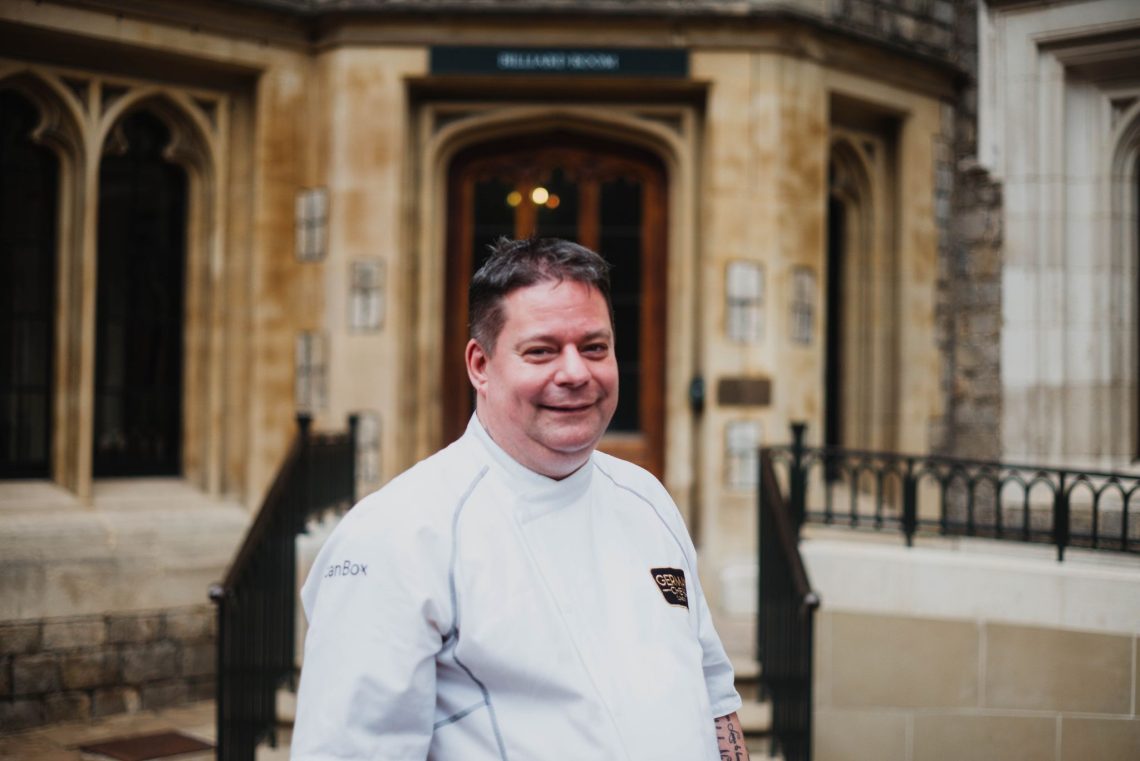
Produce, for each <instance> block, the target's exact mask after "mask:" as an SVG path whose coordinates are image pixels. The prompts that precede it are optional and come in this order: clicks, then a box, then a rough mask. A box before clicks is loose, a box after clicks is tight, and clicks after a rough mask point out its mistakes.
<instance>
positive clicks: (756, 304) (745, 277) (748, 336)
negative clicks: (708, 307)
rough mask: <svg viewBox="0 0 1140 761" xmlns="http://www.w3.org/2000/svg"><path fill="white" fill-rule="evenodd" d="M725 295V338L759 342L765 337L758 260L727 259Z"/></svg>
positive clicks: (762, 277)
mask: <svg viewBox="0 0 1140 761" xmlns="http://www.w3.org/2000/svg"><path fill="white" fill-rule="evenodd" d="M724 295H725V310H724V311H725V326H724V327H725V332H726V333H727V334H728V337H729V338H730V339H732V340H733V341H739V342H741V343H758V342H759V341H760V340H761V339H762V338H763V337H764V266H763V265H761V264H760V263H759V262H747V261H735V262H729V263H728V267H726V268H725V283H724Z"/></svg>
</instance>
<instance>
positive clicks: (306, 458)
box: [293, 412, 313, 531]
mask: <svg viewBox="0 0 1140 761" xmlns="http://www.w3.org/2000/svg"><path fill="white" fill-rule="evenodd" d="M312 428H313V416H312V415H310V414H309V413H307V412H298V413H297V435H298V436H300V440H301V456H300V457H299V458H298V462H297V468H298V475H299V477H300V479H301V484H300V488H299V489H298V490H297V491H298V492H299V495H297V496H298V497H299V499H298V498H296V497H295V498H294V499H293V509H294V511H295V513H294V516H293V518H294V520H293V525H294V526H296V527H297V530H298V531H300V530H301V528H302V527H303V524H304V522H305V517H304V516H306V515H308V513H309V510H311V509H312V506H313V477H312V470H313V468H312V459H313V458H312V455H311V451H312V446H311V445H312Z"/></svg>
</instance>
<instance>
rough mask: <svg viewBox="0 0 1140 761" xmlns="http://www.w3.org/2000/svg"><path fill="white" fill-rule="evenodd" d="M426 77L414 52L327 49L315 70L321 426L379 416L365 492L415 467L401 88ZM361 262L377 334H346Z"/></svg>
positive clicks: (405, 124) (405, 115) (406, 141)
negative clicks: (375, 294) (373, 301)
mask: <svg viewBox="0 0 1140 761" xmlns="http://www.w3.org/2000/svg"><path fill="white" fill-rule="evenodd" d="M426 68H427V51H426V49H424V48H421V47H412V48H366V49H333V50H330V51H328V52H326V53H323V54H321V55H320V56H319V57H318V58H317V64H316V71H317V75H316V82H315V87H314V91H315V92H316V93H317V94H316V95H315V96H314V97H315V99H316V101H317V105H316V107H315V109H314V113H315V114H316V115H317V129H316V135H315V136H314V137H315V139H314V141H313V142H314V145H315V146H316V148H315V154H316V155H315V159H314V163H315V165H316V170H315V174H316V177H317V178H318V184H320V185H323V186H325V187H327V188H328V189H329V254H328V258H327V260H326V262H325V263H324V279H323V282H321V283H319V285H320V287H321V289H322V290H321V293H320V299H319V300H320V301H323V306H322V308H321V309H319V310H315V311H314V314H313V318H314V320H315V322H316V324H317V325H321V326H323V327H324V329H325V330H327V331H328V333H329V336H330V342H329V354H330V364H329V409H328V411H327V424H328V425H330V426H333V427H340V426H342V425H343V421H344V419H345V417H346V416H347V415H348V414H349V413H350V412H356V411H362V410H364V411H370V412H374V413H376V414H377V415H378V417H379V423H380V435H381V441H380V464H379V474H378V475H379V478H378V479H376V481H375V482H374V483H370V484H366V485H365V486H367V487H372V488H375V487H376V486H379V485H380V483H382V482H384V481H387V480H388V479H390V478H392V477H393V476H395V475H396V474H398V473H399V472H400V471H401V470H403V469H404V468H406V467H408V466H409V465H411V464H412V462H411V461H409V459H408V455H409V453H408V452H407V451H405V450H404V449H403V448H402V447H401V445H400V442H401V440H402V437H406V436H407V435H408V431H409V430H410V429H412V428H413V427H414V418H415V415H414V414H409V413H410V412H411V411H409V410H407V409H405V408H404V407H403V405H402V399H404V398H406V397H407V396H408V393H407V389H406V388H403V387H402V384H403V383H405V379H406V378H407V377H408V368H407V367H406V362H405V359H406V357H407V356H408V355H409V352H408V348H409V347H408V344H409V343H412V344H414V343H415V342H416V340H417V335H416V331H415V330H414V325H415V322H414V317H415V308H416V299H415V289H414V284H413V281H412V278H411V273H413V272H415V271H416V269H417V267H416V262H415V261H414V250H413V249H412V247H411V245H410V243H411V240H410V239H411V237H412V227H411V216H412V211H413V209H412V203H413V201H414V199H415V192H414V189H413V187H412V186H411V184H410V183H409V181H408V176H409V174H410V172H411V169H412V167H413V166H414V164H415V162H414V158H413V156H411V155H410V150H411V149H410V141H411V136H410V134H409V132H410V118H409V109H408V103H407V90H406V85H405V80H406V78H408V77H411V76H419V75H422V74H423V73H424V72H425V71H426ZM365 259H371V260H379V261H380V262H381V263H382V266H383V271H384V283H383V290H382V295H381V298H382V299H383V301H384V306H383V321H382V324H381V326H380V328H379V329H378V330H376V331H370V332H366V333H362V332H352V331H351V330H350V327H349V314H348V309H349V292H350V288H351V283H350V276H351V275H350V273H351V266H352V263H353V262H355V261H361V260H365ZM437 341H438V343H441V342H442V336H440V337H439V339H437ZM438 343H437V344H436V346H437V347H438ZM436 350H437V351H438V348H437V349H436Z"/></svg>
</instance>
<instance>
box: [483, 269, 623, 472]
mask: <svg viewBox="0 0 1140 761" xmlns="http://www.w3.org/2000/svg"><path fill="white" fill-rule="evenodd" d="M502 308H503V315H504V317H505V320H504V322H503V328H502V330H501V331H500V332H499V337H498V339H497V340H496V342H495V350H494V354H493V355H488V354H487V353H486V352H485V351H484V350H483V348H482V347H481V346H480V345H479V344H478V343H476V342H475V341H474V340H472V341H470V342H469V343H468V344H467V374H468V376H469V377H470V378H471V383H472V385H473V386H474V387H475V391H476V394H477V397H478V398H477V405H476V409H477V411H478V415H479V420H480V422H482V424H483V426H484V427H485V428H486V429H487V432H488V433H490V434H491V438H492V439H494V440H495V443H497V444H498V445H499V446H501V447H502V448H503V449H504V450H505V451H506V452H507V454H509V455H511V457H513V458H515V460H517V461H518V462H520V463H522V464H523V465H525V466H526V467H528V468H530V469H531V470H533V471H535V472H538V473H541V474H543V475H545V476H549V477H550V478H564V477H565V476H568V475H570V474H571V473H573V472H574V471H575V470H577V469H578V468H580V467H581V466H582V465H583V464H584V463H585V462H586V460H587V459H589V457H590V453H591V452H593V451H594V447H596V446H597V445H598V442H599V441H600V440H601V438H602V434H603V433H605V430H606V426H608V425H609V423H610V418H611V417H613V414H614V409H615V408H616V407H617V399H618V372H617V360H616V359H615V357H614V345H613V344H614V338H613V327H612V326H611V324H610V314H609V309H608V308H607V307H606V300H605V298H604V297H603V296H602V294H601V292H599V291H598V290H597V289H596V288H593V287H592V286H589V285H586V284H585V283H579V282H577V281H572V280H563V281H561V282H559V281H553V280H551V281H544V282H541V283H536V284H535V285H532V286H528V287H526V288H519V289H517V290H515V291H511V292H510V293H508V294H507V296H506V297H505V298H504V299H503V302H502Z"/></svg>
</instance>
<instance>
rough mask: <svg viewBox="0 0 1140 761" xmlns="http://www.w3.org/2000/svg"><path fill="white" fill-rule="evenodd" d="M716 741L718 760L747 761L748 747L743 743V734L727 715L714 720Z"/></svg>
mask: <svg viewBox="0 0 1140 761" xmlns="http://www.w3.org/2000/svg"><path fill="white" fill-rule="evenodd" d="M716 742H717V746H718V747H719V749H720V761H748V749H747V748H746V747H745V745H744V735H743V733H742V732H741V731H740V730H739V729H738V727H737V726H736V725H735V724H734V723H733V722H732V721H731V717H729V716H721V717H720V718H719V719H717V720H716Z"/></svg>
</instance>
